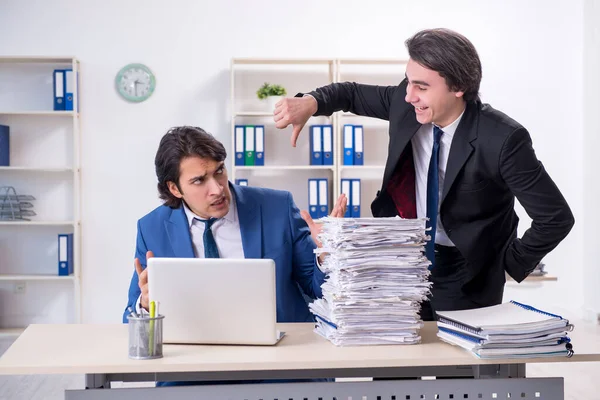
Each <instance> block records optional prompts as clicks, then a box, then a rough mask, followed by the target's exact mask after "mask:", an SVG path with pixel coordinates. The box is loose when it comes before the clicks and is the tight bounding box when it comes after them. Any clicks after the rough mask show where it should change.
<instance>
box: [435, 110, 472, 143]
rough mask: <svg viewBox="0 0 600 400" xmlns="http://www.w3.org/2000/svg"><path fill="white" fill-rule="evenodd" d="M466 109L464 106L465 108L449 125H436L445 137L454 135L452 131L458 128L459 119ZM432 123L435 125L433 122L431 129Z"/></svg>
mask: <svg viewBox="0 0 600 400" xmlns="http://www.w3.org/2000/svg"><path fill="white" fill-rule="evenodd" d="M466 110H467V108H466V107H465V109H464V110H463V112H462V113H461V114H460V115H459V116H458V118H456V119H455V120H454V122H453V123H451V124H450V125H448V126H446V127H445V128H442V127H441V126H438V125H436V126H437V127H438V128H440V129H441V130H442V131H444V136H445V137H448V138H452V137H453V136H454V132H456V128H458V124H459V123H460V120H461V119H462V117H463V115H464V114H465V111H466ZM433 125H435V124H431V129H433Z"/></svg>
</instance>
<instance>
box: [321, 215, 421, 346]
mask: <svg viewBox="0 0 600 400" xmlns="http://www.w3.org/2000/svg"><path fill="white" fill-rule="evenodd" d="M321 221H322V222H323V231H322V232H321V234H320V236H319V240H321V242H322V243H323V247H322V248H319V249H317V250H315V252H316V253H317V254H321V253H325V254H326V255H325V256H324V257H325V258H324V261H323V263H322V265H321V266H320V267H321V269H322V271H323V272H324V273H326V274H327V275H328V278H327V279H326V281H325V283H323V285H322V290H323V298H322V299H319V300H316V301H314V302H313V303H312V304H310V310H311V311H312V313H313V314H315V316H316V321H317V324H316V329H315V332H317V333H318V334H320V335H322V336H324V337H325V338H327V339H328V340H330V341H331V342H332V343H334V344H335V345H338V346H348V345H350V346H351V345H373V344H399V343H406V344H413V343H419V342H420V340H421V337H420V336H419V329H420V328H421V327H422V326H423V322H422V320H421V317H420V315H419V308H420V302H421V301H423V300H425V299H426V298H427V295H428V294H429V289H430V285H431V284H430V282H428V276H429V270H428V269H427V267H428V266H429V265H430V264H431V263H430V262H429V261H428V260H427V258H426V257H425V254H424V246H425V242H426V241H427V240H428V239H429V237H428V236H427V235H426V233H425V220H424V219H402V218H399V217H393V218H329V217H326V218H322V219H321Z"/></svg>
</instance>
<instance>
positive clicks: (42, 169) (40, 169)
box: [0, 167, 75, 172]
mask: <svg viewBox="0 0 600 400" xmlns="http://www.w3.org/2000/svg"><path fill="white" fill-rule="evenodd" d="M0 171H23V172H74V171H75V170H74V169H73V168H66V167H63V168H45V167H0Z"/></svg>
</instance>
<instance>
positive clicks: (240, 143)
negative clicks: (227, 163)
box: [235, 125, 246, 166]
mask: <svg viewBox="0 0 600 400" xmlns="http://www.w3.org/2000/svg"><path fill="white" fill-rule="evenodd" d="M244 129H246V127H245V126H244V125H236V126H235V165H237V166H242V165H245V162H244Z"/></svg>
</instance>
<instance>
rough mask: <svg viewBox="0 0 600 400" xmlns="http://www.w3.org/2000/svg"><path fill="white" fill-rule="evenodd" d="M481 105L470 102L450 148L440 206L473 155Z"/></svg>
mask: <svg viewBox="0 0 600 400" xmlns="http://www.w3.org/2000/svg"><path fill="white" fill-rule="evenodd" d="M478 108H479V103H478V102H477V103H474V102H469V103H467V108H466V110H465V113H464V115H463V117H462V119H461V120H460V123H459V124H458V128H457V129H456V132H455V133H454V137H453V138H452V145H451V146H450V154H449V156H448V164H447V165H446V176H445V178H444V188H443V190H442V199H441V201H440V204H441V203H443V202H444V199H445V198H446V196H447V195H448V192H449V191H450V188H451V187H452V184H453V183H454V180H455V179H456V177H457V176H458V173H459V172H460V170H461V169H462V167H463V166H464V165H465V163H466V162H467V160H468V159H469V157H470V156H471V153H472V152H473V150H474V147H473V144H472V142H473V141H475V140H476V139H477V124H478V122H479V121H478V118H477V109H478Z"/></svg>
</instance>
